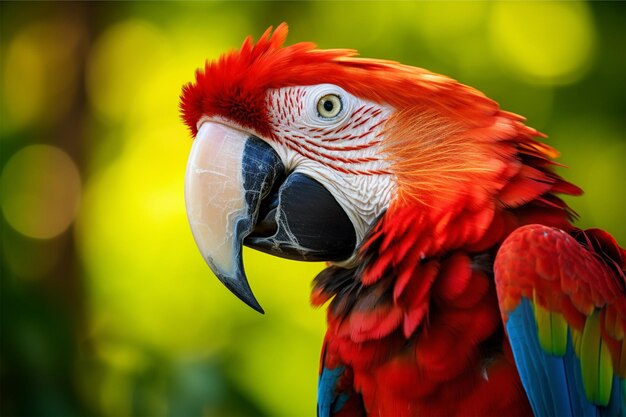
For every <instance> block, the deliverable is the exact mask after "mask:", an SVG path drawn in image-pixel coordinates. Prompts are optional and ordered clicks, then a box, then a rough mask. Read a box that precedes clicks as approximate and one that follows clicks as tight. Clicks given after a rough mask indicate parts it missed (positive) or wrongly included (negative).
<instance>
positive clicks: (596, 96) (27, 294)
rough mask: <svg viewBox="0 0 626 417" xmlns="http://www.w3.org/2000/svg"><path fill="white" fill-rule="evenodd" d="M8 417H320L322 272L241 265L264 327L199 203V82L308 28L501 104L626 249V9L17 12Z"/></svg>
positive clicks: (7, 263)
mask: <svg viewBox="0 0 626 417" xmlns="http://www.w3.org/2000/svg"><path fill="white" fill-rule="evenodd" d="M0 12H1V27H0V35H1V44H0V58H1V59H0V67H1V71H2V72H1V74H0V83H1V87H0V92H1V93H0V100H1V101H0V122H1V124H0V146H1V156H0V161H1V162H0V163H1V167H2V170H1V174H0V175H1V176H0V185H1V194H0V197H1V198H0V205H1V213H2V216H1V220H0V222H1V223H0V224H1V228H2V254H1V259H2V261H1V262H2V263H1V270H0V271H1V274H2V277H1V349H2V357H1V361H0V377H1V383H2V398H1V407H2V408H1V412H2V415H28V416H35V415H46V416H53V415H59V416H61V415H62V416H79V415H80V416H82V415H95V416H99V415H102V416H111V417H118V416H127V415H136V416H197V415H206V416H231V415H233V416H234V415H241V416H257V415H259V416H261V415H267V416H310V415H314V414H315V398H316V386H317V367H318V358H319V350H320V347H321V343H322V338H323V332H324V313H323V311H321V310H314V309H312V308H311V307H310V306H309V302H308V297H309V286H310V281H311V279H312V278H313V276H314V275H315V274H316V273H317V271H319V270H320V269H321V268H322V267H323V265H321V264H303V263H296V262H289V261H282V260H278V259H276V258H272V257H269V256H266V255H262V254H258V253H256V252H253V251H248V252H246V253H245V254H244V258H245V260H246V268H247V271H248V275H249V276H250V280H251V285H252V287H253V289H254V290H255V293H256V294H257V297H258V298H259V300H260V301H261V303H262V305H263V306H264V308H265V310H266V311H267V314H266V315H265V316H261V315H259V314H257V313H255V312H253V311H252V310H251V309H249V308H247V307H245V306H244V305H243V304H242V303H241V302H239V300H237V299H236V298H235V297H234V296H232V295H230V294H229V293H228V292H227V290H226V289H225V288H223V287H222V286H221V284H220V283H219V282H218V281H217V280H216V279H215V278H214V277H213V276H212V275H211V273H210V271H209V269H208V267H207V266H206V265H205V264H204V262H203V260H202V258H201V257H200V255H199V252H198V250H197V249H196V247H195V245H194V243H193V239H192V236H191V233H190V230H189V227H188V225H187V221H186V217H185V209H184V203H183V175H184V171H185V164H186V157H187V154H188V152H189V148H190V145H191V139H190V138H189V136H188V133H187V131H186V130H185V128H184V127H183V125H182V123H181V122H180V120H179V115H178V109H177V107H178V95H179V92H180V88H181V86H182V84H183V83H185V82H187V81H189V80H191V79H192V77H193V73H194V70H195V69H196V68H197V67H199V66H201V65H202V64H203V62H204V60H205V59H206V58H209V59H213V58H216V57H217V56H219V54H221V53H222V52H224V51H227V50H229V49H232V48H236V47H238V46H239V45H240V43H241V42H242V41H243V39H244V37H245V36H246V35H248V34H252V35H253V36H255V37H258V36H259V35H260V34H261V33H262V32H263V30H264V29H265V28H266V27H267V26H269V25H277V24H278V23H280V22H281V21H287V22H288V23H289V24H290V30H291V33H290V37H289V39H288V43H295V42H298V41H314V42H316V43H318V45H319V46H320V47H322V48H337V47H346V48H356V49H358V50H359V51H360V52H361V54H362V55H363V56H368V57H379V58H386V59H392V60H397V61H401V62H403V63H406V64H411V65H416V66H422V67H426V68H429V69H431V70H433V71H435V72H439V73H444V74H447V75H450V76H452V77H453V78H456V79H458V80H460V81H461V82H463V83H466V84H470V85H472V86H474V87H477V88H479V89H480V90H483V91H484V92H485V93H487V94H488V95H489V96H491V97H492V98H494V99H496V100H497V101H499V102H500V103H501V105H502V107H503V108H505V109H507V110H510V111H513V112H517V113H520V114H523V115H525V116H526V117H527V118H528V123H529V124H530V125H532V126H533V127H536V128H538V129H540V130H542V131H544V132H546V133H548V134H549V135H550V137H549V138H548V140H547V141H548V143H550V144H551V145H553V146H555V147H557V148H558V149H560V150H561V151H562V155H563V156H562V158H561V159H560V162H562V163H563V164H565V165H568V166H569V167H570V169H569V170H565V169H563V170H562V172H563V173H564V175H565V176H566V177H567V178H569V179H570V180H572V181H574V182H576V183H577V184H579V185H580V186H582V187H583V188H584V189H585V191H586V194H585V196H583V197H581V198H575V199H568V201H569V202H570V203H571V205H572V206H573V208H574V209H575V210H576V211H578V212H579V213H580V215H581V218H582V220H581V221H580V223H579V224H580V226H581V227H592V226H601V227H604V228H606V229H608V230H609V231H610V232H612V233H613V234H615V235H616V237H617V238H618V240H619V241H620V242H621V243H622V244H624V243H626V222H625V216H626V214H625V213H626V207H625V205H626V198H625V189H626V188H625V187H624V180H625V179H626V172H625V171H626V169H625V163H626V146H625V144H626V143H625V142H626V128H625V115H626V104H625V101H626V98H625V97H626V85H625V79H626V68H625V66H626V64H625V63H626V56H625V27H624V26H625V23H624V22H625V21H626V16H625V6H624V3H622V2H612V3H600V2H590V3H577V2H542V3H524V2H511V3H483V2H441V3H437V2H425V3H410V2H394V3H391V2H385V3H377V2H316V3H289V2H276V3H270V2H254V3H246V2H236V3H220V2H212V3H198V2H190V3H186V2H176V3H162V2H141V3H130V2H119V3H117V2H116V3H105V2H97V3H73V2H69V3H23V2H16V3H10V2H2V3H1V4H0Z"/></svg>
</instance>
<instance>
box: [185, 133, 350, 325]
mask: <svg viewBox="0 0 626 417" xmlns="http://www.w3.org/2000/svg"><path fill="white" fill-rule="evenodd" d="M185 202H186V206H187V217H188V219H189V224H190V226H191V231H192V233H193V236H194V239H195V241H196V244H197V245H198V248H199V249H200V252H201V253H202V256H203V257H204V259H205V261H206V262H207V264H208V265H209V267H210V268H211V270H212V271H213V273H215V275H216V276H217V277H218V278H219V280H220V281H221V282H222V283H223V284H224V285H225V286H226V287H227V288H228V289H229V290H230V291H231V292H233V293H234V294H235V295H236V296H237V297H239V298H240V299H241V300H242V301H244V302H245V303H246V304H248V305H249V306H250V307H252V308H253V309H255V310H257V311H258V312H260V313H263V309H262V308H261V306H260V305H259V303H258V301H257V300H256V298H255V297H254V294H253V293H252V290H251V289H250V286H249V284H248V279H247V278H246V274H245V271H244V267H243V259H242V245H243V244H244V243H245V244H246V245H247V246H250V247H252V248H255V249H258V250H261V251H264V252H267V253H270V254H273V255H276V256H280V257H284V258H289V259H297V260H306V261H333V260H334V261H338V260H344V259H348V258H349V257H350V256H351V255H352V253H353V252H354V249H355V245H356V233H355V231H354V227H353V226H352V222H351V221H350V219H349V218H348V216H347V215H346V213H345V212H344V210H343V209H342V208H341V206H340V205H339V204H338V203H337V201H336V200H335V198H334V197H333V196H332V194H331V193H330V192H329V191H328V190H327V189H326V188H325V187H324V186H323V185H321V184H320V183H319V182H317V181H315V180H314V179H312V178H310V177H308V176H306V175H304V174H301V173H298V172H293V173H291V174H290V175H287V173H286V172H285V167H284V165H283V162H282V161H281V159H280V157H279V156H278V154H277V153H276V152H275V151H274V150H273V149H272V147H271V146H270V145H268V144H267V143H266V142H264V141H263V140H261V139H260V138H258V137H256V136H254V135H250V134H248V133H246V132H243V131H240V130H236V129H233V128H231V127H228V126H225V125H222V124H219V123H214V122H205V123H203V124H202V126H201V127H200V129H199V130H198V134H197V135H196V138H195V140H194V143H193V145H192V148H191V152H190V155H189V162H188V165H187V174H186V177H185Z"/></svg>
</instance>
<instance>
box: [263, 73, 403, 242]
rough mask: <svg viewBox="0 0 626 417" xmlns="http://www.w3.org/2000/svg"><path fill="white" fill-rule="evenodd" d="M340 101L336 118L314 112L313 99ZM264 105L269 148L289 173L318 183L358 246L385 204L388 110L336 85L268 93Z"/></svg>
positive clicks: (388, 193) (389, 185)
mask: <svg viewBox="0 0 626 417" xmlns="http://www.w3.org/2000/svg"><path fill="white" fill-rule="evenodd" d="M327 94H336V95H338V96H339V97H340V98H341V102H342V107H343V108H342V111H341V112H340V113H339V114H338V115H337V117H336V118H333V119H328V118H323V117H321V116H320V115H319V114H318V111H317V101H318V100H319V99H320V98H321V97H323V96H325V95H327ZM266 103H267V106H268V113H269V119H270V124H271V126H272V129H273V131H274V132H275V139H276V140H272V141H270V142H269V144H270V145H271V146H272V148H274V150H275V151H276V152H277V153H278V155H279V156H280V158H281V160H282V161H283V164H284V165H285V167H286V169H287V170H288V171H289V172H293V171H295V172H300V173H303V174H305V175H308V176H310V177H311V178H313V179H315V180H317V181H319V182H320V183H321V184H322V185H323V186H324V187H326V189H328V191H330V192H331V194H332V195H333V196H334V197H335V199H336V200H337V202H338V203H339V204H340V205H341V207H342V208H343V209H344V211H345V212H346V214H347V215H348V217H349V218H350V220H351V221H352V224H353V225H354V228H355V231H356V235H357V244H358V243H360V242H361V241H362V240H363V238H364V236H365V234H366V233H367V232H368V231H369V229H370V227H371V226H372V225H373V223H374V221H375V220H376V219H377V218H378V217H379V216H380V214H381V213H383V212H384V211H385V210H386V209H387V207H388V206H389V202H390V200H391V197H392V193H393V190H394V188H395V179H394V177H393V175H392V174H390V173H389V163H388V162H387V160H386V159H385V158H384V154H383V151H382V148H381V140H382V131H383V129H384V126H385V121H386V120H387V118H388V117H389V116H390V115H391V113H392V112H393V109H391V108H389V107H386V106H381V105H379V104H376V103H373V102H369V101H365V100H361V99H359V98H357V97H354V96H352V95H350V94H349V93H347V92H346V91H344V90H343V89H341V88H340V87H337V86H335V85H331V84H320V85H314V86H304V87H285V88H280V89H275V90H270V91H269V92H268V94H267V98H266Z"/></svg>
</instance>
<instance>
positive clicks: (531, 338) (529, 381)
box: [506, 298, 626, 417]
mask: <svg viewBox="0 0 626 417" xmlns="http://www.w3.org/2000/svg"><path fill="white" fill-rule="evenodd" d="M506 330H507V334H508V337H509V340H510V342H511V348H512V349H513V356H514V358H515V363H516V364H517V368H518V370H519V373H520V377H521V379H522V384H523V385H524V389H525V390H526V393H527V395H528V398H529V400H530V404H531V406H532V408H533V412H534V413H535V415H536V416H584V417H587V416H598V417H599V416H624V413H625V412H626V411H625V409H626V408H625V405H624V402H625V401H624V399H625V398H626V395H625V394H624V380H623V379H621V378H619V377H617V376H615V377H614V379H613V386H612V390H611V399H610V401H609V404H608V406H606V407H602V406H597V405H595V404H592V403H591V402H589V401H588V400H587V397H586V395H585V392H584V388H583V382H582V376H581V369H580V361H579V359H578V357H577V356H576V353H575V352H574V347H573V342H572V339H571V334H570V333H569V330H568V341H567V348H566V351H565V355H563V356H562V357H559V356H554V355H550V354H548V353H546V352H545V351H544V350H543V348H542V347H541V346H540V344H539V338H538V334H537V323H536V321H535V315H534V311H533V306H532V303H531V301H530V300H528V299H527V298H522V300H521V302H520V304H519V305H518V307H517V308H516V309H515V310H513V311H512V312H511V313H510V314H509V318H508V322H507V325H506Z"/></svg>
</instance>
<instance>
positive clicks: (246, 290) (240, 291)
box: [216, 274, 265, 314]
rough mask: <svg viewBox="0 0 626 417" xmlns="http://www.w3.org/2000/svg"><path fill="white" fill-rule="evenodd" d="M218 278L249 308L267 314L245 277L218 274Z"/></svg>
mask: <svg viewBox="0 0 626 417" xmlns="http://www.w3.org/2000/svg"><path fill="white" fill-rule="evenodd" d="M216 275H217V278H218V279H219V280H220V281H221V282H222V283H223V284H224V285H225V286H226V288H228V290H229V291H230V292H232V293H233V294H235V295H236V296H237V298H239V299H240V300H241V301H243V302H244V303H246V304H247V305H248V306H250V307H251V308H253V309H254V310H256V311H258V312H259V313H261V314H265V310H263V307H261V304H259V302H258V301H257V299H256V297H255V296H254V294H253V293H252V289H251V288H250V285H249V284H248V281H247V279H246V278H245V276H243V277H238V278H237V277H230V276H225V275H222V274H216Z"/></svg>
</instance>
